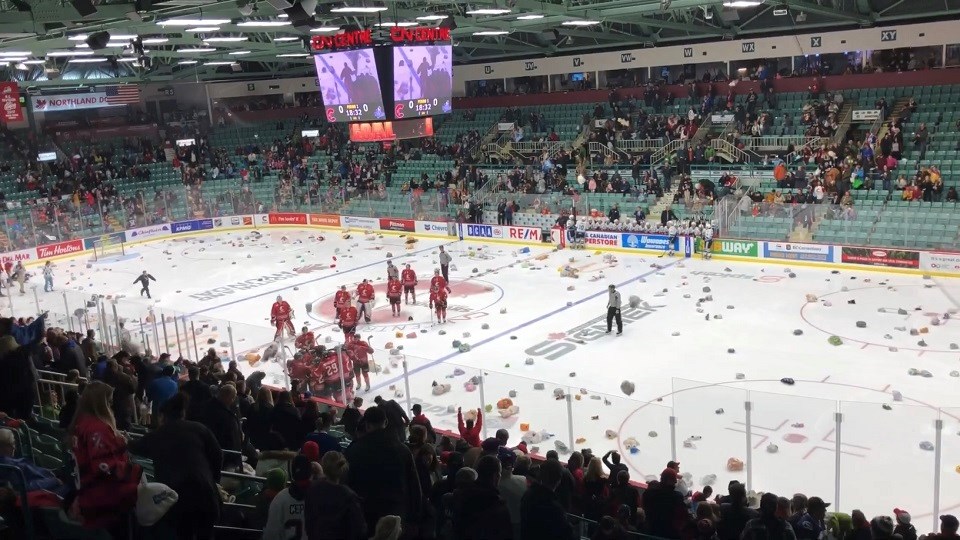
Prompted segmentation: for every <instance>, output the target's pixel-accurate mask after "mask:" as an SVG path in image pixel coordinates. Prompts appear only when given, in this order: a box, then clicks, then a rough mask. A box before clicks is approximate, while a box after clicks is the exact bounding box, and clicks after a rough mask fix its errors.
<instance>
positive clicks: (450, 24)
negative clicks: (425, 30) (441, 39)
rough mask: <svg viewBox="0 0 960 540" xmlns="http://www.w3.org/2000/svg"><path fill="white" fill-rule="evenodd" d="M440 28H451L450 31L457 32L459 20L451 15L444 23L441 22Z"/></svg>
mask: <svg viewBox="0 0 960 540" xmlns="http://www.w3.org/2000/svg"><path fill="white" fill-rule="evenodd" d="M438 26H439V27H440V28H449V29H450V30H456V29H457V19H456V17H455V16H454V15H450V16H449V17H447V18H446V19H443V20H442V21H440V24H439V25H438Z"/></svg>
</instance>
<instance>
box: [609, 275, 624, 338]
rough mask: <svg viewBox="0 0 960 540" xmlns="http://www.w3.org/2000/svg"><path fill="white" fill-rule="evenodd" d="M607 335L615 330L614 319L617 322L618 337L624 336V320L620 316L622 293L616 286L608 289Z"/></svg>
mask: <svg viewBox="0 0 960 540" xmlns="http://www.w3.org/2000/svg"><path fill="white" fill-rule="evenodd" d="M607 291H608V292H609V294H608V295H607V333H608V334H609V333H610V331H611V330H613V319H616V320H617V335H618V336H619V335H620V334H623V318H622V317H621V316H620V291H618V290H617V286H616V285H610V286H608V287H607Z"/></svg>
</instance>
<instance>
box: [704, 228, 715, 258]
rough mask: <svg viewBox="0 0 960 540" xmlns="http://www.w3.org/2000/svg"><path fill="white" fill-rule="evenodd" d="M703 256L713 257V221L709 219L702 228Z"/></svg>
mask: <svg viewBox="0 0 960 540" xmlns="http://www.w3.org/2000/svg"><path fill="white" fill-rule="evenodd" d="M703 258H704V259H712V258H713V223H710V222H709V221H708V222H707V224H706V226H705V227H704V229H703Z"/></svg>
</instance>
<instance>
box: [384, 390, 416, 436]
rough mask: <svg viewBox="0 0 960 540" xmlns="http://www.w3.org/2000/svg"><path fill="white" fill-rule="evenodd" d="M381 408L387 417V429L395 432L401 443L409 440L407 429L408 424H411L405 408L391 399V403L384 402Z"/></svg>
mask: <svg viewBox="0 0 960 540" xmlns="http://www.w3.org/2000/svg"><path fill="white" fill-rule="evenodd" d="M380 408H382V409H383V413H384V414H386V415H387V429H388V430H390V431H392V432H394V433H395V434H396V435H397V439H398V440H399V441H400V442H403V441H405V440H406V439H407V437H406V428H407V424H409V423H410V419H409V418H407V413H406V412H404V410H403V407H401V406H400V404H399V403H397V402H396V401H395V400H392V399H391V400H390V401H386V400H384V401H383V402H381V403H380Z"/></svg>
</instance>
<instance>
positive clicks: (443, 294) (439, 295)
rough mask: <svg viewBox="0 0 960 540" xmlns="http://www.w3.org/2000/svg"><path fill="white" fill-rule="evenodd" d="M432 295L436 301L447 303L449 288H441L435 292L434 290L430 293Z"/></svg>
mask: <svg viewBox="0 0 960 540" xmlns="http://www.w3.org/2000/svg"><path fill="white" fill-rule="evenodd" d="M430 296H433V300H434V302H443V303H446V302H447V290H446V289H440V290H438V291H437V292H435V293H434V292H432V293H430Z"/></svg>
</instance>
